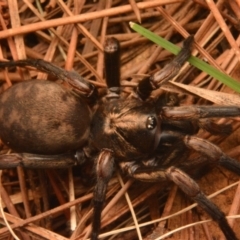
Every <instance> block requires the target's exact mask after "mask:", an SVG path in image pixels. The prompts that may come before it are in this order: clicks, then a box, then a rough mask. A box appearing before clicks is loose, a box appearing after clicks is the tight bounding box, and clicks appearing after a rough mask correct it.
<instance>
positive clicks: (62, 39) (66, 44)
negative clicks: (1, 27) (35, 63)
mask: <svg viewBox="0 0 240 240" xmlns="http://www.w3.org/2000/svg"><path fill="white" fill-rule="evenodd" d="M59 1H60V0H59ZM25 4H27V6H28V7H29V8H30V9H31V11H33V13H34V14H35V15H36V16H37V17H38V18H39V19H40V20H41V21H42V22H39V23H38V24H40V25H44V28H42V29H46V28H47V29H48V28H50V30H51V32H52V33H54V35H55V36H56V37H58V38H59V39H60V40H61V42H62V43H63V44H64V45H65V46H67V47H69V43H68V42H67V41H66V40H65V39H64V38H63V37H61V36H59V35H58V33H57V31H56V30H55V29H54V28H51V27H50V26H49V25H47V22H48V21H45V19H44V18H43V17H42V16H41V15H40V14H39V13H38V11H37V10H36V9H35V8H34V6H33V5H32V4H30V2H28V1H26V2H25ZM71 14H72V13H71ZM77 16H81V15H77ZM60 19H65V18H60ZM30 25H32V28H33V29H32V31H37V30H34V25H35V24H34V23H33V24H28V25H26V27H27V26H30ZM58 26H60V24H57V25H56V27H58ZM24 27H25V26H24ZM9 30H13V29H9ZM39 30H41V29H39ZM6 31H8V30H6ZM30 32H31V31H30ZM20 33H21V32H20ZM0 35H1V32H0ZM76 55H77V57H78V58H79V59H80V61H81V62H82V63H83V64H84V65H85V66H86V67H87V69H89V71H91V72H92V73H93V74H94V75H95V77H96V78H97V79H98V81H100V79H101V78H100V77H99V76H98V74H97V72H96V71H95V69H94V68H93V67H92V66H91V64H90V63H89V62H88V61H86V60H85V58H84V57H83V56H82V55H81V54H80V53H79V52H78V51H76Z"/></svg>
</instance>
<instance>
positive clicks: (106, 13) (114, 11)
mask: <svg viewBox="0 0 240 240" xmlns="http://www.w3.org/2000/svg"><path fill="white" fill-rule="evenodd" d="M177 2H184V0H154V1H147V2H140V3H137V7H138V8H139V9H146V8H152V7H156V6H161V5H165V4H171V3H177ZM131 11H132V7H131V5H124V6H120V7H115V8H110V9H104V10H102V11H99V12H90V13H85V14H81V15H77V16H71V17H66V18H56V19H52V20H47V21H45V22H38V23H32V24H28V25H25V26H21V27H18V28H14V29H8V30H3V31H1V32H0V39H3V38H7V37H10V36H15V35H18V34H25V33H30V32H35V31H38V30H42V29H47V28H50V27H57V26H60V25H67V24H71V23H79V22H86V21H89V20H93V19H97V18H102V17H110V16H114V15H119V14H122V13H126V12H131Z"/></svg>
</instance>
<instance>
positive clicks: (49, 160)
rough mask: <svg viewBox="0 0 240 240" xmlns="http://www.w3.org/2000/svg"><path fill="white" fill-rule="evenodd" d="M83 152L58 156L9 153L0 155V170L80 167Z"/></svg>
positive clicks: (83, 158) (83, 157) (83, 156)
mask: <svg viewBox="0 0 240 240" xmlns="http://www.w3.org/2000/svg"><path fill="white" fill-rule="evenodd" d="M85 160H86V159H85V154H84V152H83V151H78V152H76V153H65V154H58V155H40V154H31V153H11V154H3V155H0V169H6V168H15V167H17V166H23V167H25V168H67V167H71V166H75V165H80V164H82V163H83V162H84V161H85Z"/></svg>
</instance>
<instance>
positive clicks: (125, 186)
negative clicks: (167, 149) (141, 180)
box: [0, 179, 133, 240]
mask: <svg viewBox="0 0 240 240" xmlns="http://www.w3.org/2000/svg"><path fill="white" fill-rule="evenodd" d="M132 183H133V180H132V179H129V180H128V181H127V182H126V183H125V185H124V187H122V188H121V190H119V192H118V193H117V194H116V195H115V196H114V198H113V199H112V200H111V201H110V202H109V203H108V205H107V206H106V207H105V208H104V209H103V211H102V215H101V217H103V216H104V215H106V214H107V212H108V211H109V209H110V208H111V207H113V206H114V204H116V202H117V201H118V200H119V199H120V197H122V195H123V194H124V193H125V192H126V191H127V190H128V188H129V187H130V186H131V185H132ZM0 230H1V229H0ZM91 231H92V226H91V225H90V226H88V227H86V228H85V232H86V233H85V235H84V237H83V240H86V239H87V238H88V237H89V235H90V233H91ZM73 236H74V235H73ZM73 236H72V237H73ZM74 237H75V236H74ZM71 239H73V238H71Z"/></svg>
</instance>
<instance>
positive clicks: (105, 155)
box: [0, 37, 240, 240]
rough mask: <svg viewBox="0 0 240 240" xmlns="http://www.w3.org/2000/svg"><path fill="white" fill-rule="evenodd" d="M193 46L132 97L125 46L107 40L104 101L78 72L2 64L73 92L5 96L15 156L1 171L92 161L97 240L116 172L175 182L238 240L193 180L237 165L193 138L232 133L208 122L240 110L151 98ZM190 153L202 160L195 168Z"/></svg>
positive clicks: (42, 89)
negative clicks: (124, 72) (124, 67)
mask: <svg viewBox="0 0 240 240" xmlns="http://www.w3.org/2000/svg"><path fill="white" fill-rule="evenodd" d="M192 42H193V37H189V38H187V39H186V40H185V42H184V46H183V49H182V50H181V51H180V53H179V54H178V55H177V57H176V58H175V59H174V60H173V61H172V62H171V63H170V64H169V65H167V66H166V67H165V68H164V69H163V70H162V71H160V72H157V73H156V74H154V75H153V76H151V77H146V78H144V79H143V80H142V81H140V83H139V84H138V86H137V89H136V91H134V92H133V93H132V94H131V95H129V96H128V97H126V96H125V95H124V96H122V94H121V87H120V60H119V55H120V54H119V52H120V47H119V43H118V41H117V40H116V39H114V38H111V39H107V40H106V43H105V47H104V52H105V68H106V83H107V87H108V92H107V94H106V96H105V97H104V98H103V99H101V100H99V99H98V93H97V90H96V88H95V87H94V86H93V85H92V84H90V83H89V82H87V81H86V80H84V79H83V78H82V77H81V76H80V75H78V74H77V73H76V72H73V71H65V70H63V69H61V68H59V67H56V66H54V65H53V64H51V63H49V62H45V61H43V60H20V61H15V62H14V61H11V62H1V63H0V67H1V68H3V67H12V66H14V67H15V66H18V67H26V66H33V67H36V68H37V69H38V70H41V71H44V72H47V73H49V74H52V75H55V76H56V77H58V78H59V79H62V80H64V81H65V82H67V83H68V84H69V85H71V86H72V87H73V88H72V90H67V89H65V88H63V87H62V86H60V85H58V84H57V83H54V82H50V81H40V80H30V81H24V82H22V83H19V84H17V85H14V86H13V87H11V88H9V89H8V90H7V91H5V92H4V93H3V94H2V95H1V96H0V129H1V131H0V138H1V139H2V141H3V142H4V143H5V144H6V145H8V146H9V147H10V148H11V149H13V150H14V151H15V152H16V153H12V154H9V155H1V156H0V167H1V168H11V167H15V166H18V165H22V166H24V167H31V168H41V167H42V168H47V167H56V168H58V167H68V166H72V165H76V164H82V163H83V162H84V161H91V160H93V159H94V161H95V174H96V186H95V189H94V213H93V222H92V235H91V239H92V240H96V239H98V235H99V230H100V225H101V224H100V222H101V221H100V220H101V211H102V207H103V203H104V199H105V194H106V188H107V185H108V182H109V180H110V179H111V176H112V174H113V171H114V168H115V165H118V166H119V167H120V168H121V169H122V170H123V171H124V172H125V173H127V174H128V175H129V176H131V177H133V178H135V179H138V180H140V181H149V182H164V181H173V182H174V183H176V184H177V186H179V187H180V188H181V189H182V191H183V192H185V193H186V194H187V195H188V196H189V197H191V198H192V199H193V200H194V201H196V202H197V203H198V204H199V205H200V206H201V207H202V208H203V209H204V210H205V211H206V212H207V213H208V214H209V215H210V216H211V217H212V218H213V219H214V220H215V221H216V222H217V223H218V224H219V227H220V228H221V230H222V231H223V233H224V235H225V236H226V238H227V239H229V240H230V239H231V240H236V239H237V237H236V235H235V233H234V232H233V230H232V229H231V227H230V226H229V225H228V222H227V221H226V218H225V215H224V214H223V213H222V212H221V210H220V209H219V208H218V207H217V206H216V205H215V204H213V203H212V202H211V201H210V200H209V199H208V198H206V196H205V195H204V194H203V193H202V191H201V190H200V189H199V187H198V185H197V183H196V182H195V181H194V180H193V179H192V178H191V176H192V175H193V173H192V172H191V170H192V169H198V167H202V166H204V165H208V164H211V165H212V164H214V165H221V166H223V167H225V168H227V169H229V170H231V171H233V172H235V173H237V174H239V175H240V164H239V162H238V161H236V160H234V159H232V158H230V157H229V156H227V155H226V154H224V153H223V152H222V151H221V150H220V149H219V148H218V147H217V146H216V145H214V144H212V143H210V142H208V141H207V140H204V139H201V138H198V137H196V136H194V135H195V134H196V133H197V132H198V130H199V128H204V129H206V130H208V131H210V132H213V133H219V134H221V133H223V132H224V131H228V130H229V126H226V125H221V126H220V125H217V124H215V123H213V122H212V121H207V120H206V121H205V120H204V119H208V118H219V117H234V116H240V108H239V107H237V106H236V107H235V106H227V107H224V106H177V105H176V104H175V103H171V104H168V105H167V104H166V103H164V101H163V99H162V98H161V97H160V99H158V100H151V99H150V98H149V96H150V94H151V92H152V91H153V90H154V89H156V88H159V87H160V86H161V84H162V83H164V82H166V81H168V80H169V79H171V78H172V77H173V76H175V75H176V74H177V72H178V71H179V69H180V68H181V66H182V65H183V64H184V62H185V61H186V60H187V59H188V57H189V56H190V54H191V50H190V49H191V45H192ZM190 150H191V151H194V152H197V153H198V157H196V158H194V159H190V160H189V156H188V153H189V152H190ZM18 152H19V153H18ZM180 156H181V157H180Z"/></svg>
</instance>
